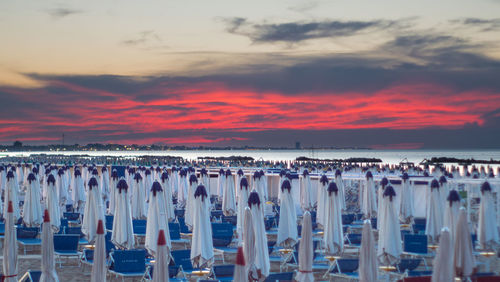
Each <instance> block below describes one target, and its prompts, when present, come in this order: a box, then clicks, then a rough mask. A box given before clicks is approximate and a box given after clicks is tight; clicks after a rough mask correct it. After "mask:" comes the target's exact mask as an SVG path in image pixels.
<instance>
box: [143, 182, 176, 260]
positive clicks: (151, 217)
mask: <svg viewBox="0 0 500 282" xmlns="http://www.w3.org/2000/svg"><path fill="white" fill-rule="evenodd" d="M160 230H163V231H164V232H169V229H168V219H167V210H166V207H165V196H164V195H163V188H162V186H161V184H160V183H159V182H158V181H155V182H154V183H153V184H152V186H151V191H150V193H149V209H148V220H147V222H146V242H145V247H146V249H147V250H148V251H149V253H150V254H151V255H153V256H154V255H155V254H156V251H157V246H158V244H157V243H158V232H160ZM168 234H170V233H168ZM166 244H167V248H168V249H171V247H172V245H171V243H170V236H166Z"/></svg>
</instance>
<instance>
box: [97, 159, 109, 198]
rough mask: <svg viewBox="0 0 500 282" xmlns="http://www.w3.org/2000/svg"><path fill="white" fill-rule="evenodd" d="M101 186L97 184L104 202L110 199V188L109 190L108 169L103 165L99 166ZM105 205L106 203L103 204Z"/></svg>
mask: <svg viewBox="0 0 500 282" xmlns="http://www.w3.org/2000/svg"><path fill="white" fill-rule="evenodd" d="M100 184H101V186H99V188H100V189H101V194H102V198H103V201H104V203H106V202H108V201H110V197H111V195H110V194H111V193H110V190H109V171H108V169H107V168H106V166H103V167H102V168H101V182H100ZM104 206H106V205H104Z"/></svg>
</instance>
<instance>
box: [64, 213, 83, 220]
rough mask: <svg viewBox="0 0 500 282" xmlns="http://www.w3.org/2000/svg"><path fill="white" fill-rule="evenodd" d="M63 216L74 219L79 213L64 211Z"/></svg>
mask: <svg viewBox="0 0 500 282" xmlns="http://www.w3.org/2000/svg"><path fill="white" fill-rule="evenodd" d="M63 218H66V219H67V220H72V221H74V220H78V219H79V218H80V214H79V213H77V212H65V213H63Z"/></svg>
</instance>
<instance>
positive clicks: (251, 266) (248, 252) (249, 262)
mask: <svg viewBox="0 0 500 282" xmlns="http://www.w3.org/2000/svg"><path fill="white" fill-rule="evenodd" d="M244 218H245V220H244V223H245V225H244V226H243V255H244V256H245V263H246V264H245V273H247V277H252V278H253V279H254V280H257V279H258V278H259V276H258V273H257V268H256V267H255V257H256V256H257V254H256V251H255V230H254V224H253V219H252V211H251V210H250V207H248V206H247V207H246V208H245V215H244ZM245 281H246V280H245Z"/></svg>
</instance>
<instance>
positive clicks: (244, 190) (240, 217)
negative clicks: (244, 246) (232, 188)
mask: <svg viewBox="0 0 500 282" xmlns="http://www.w3.org/2000/svg"><path fill="white" fill-rule="evenodd" d="M238 187H239V188H238V190H239V192H238V194H239V197H238V206H237V211H238V212H237V213H236V232H237V234H238V239H239V240H242V238H243V228H244V226H245V208H246V207H247V206H248V195H249V194H250V192H249V190H248V180H247V179H246V177H242V178H241V180H240V182H239V183H238Z"/></svg>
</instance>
